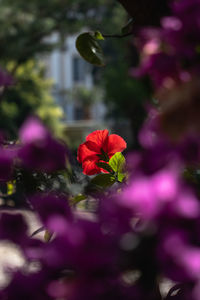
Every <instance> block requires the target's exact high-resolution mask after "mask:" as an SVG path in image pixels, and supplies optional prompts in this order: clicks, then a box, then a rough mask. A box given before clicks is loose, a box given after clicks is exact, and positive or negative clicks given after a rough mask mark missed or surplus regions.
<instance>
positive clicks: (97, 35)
mask: <svg viewBox="0 0 200 300" xmlns="http://www.w3.org/2000/svg"><path fill="white" fill-rule="evenodd" d="M94 37H95V39H97V40H104V37H103V35H102V33H101V32H100V31H95V33H94Z"/></svg>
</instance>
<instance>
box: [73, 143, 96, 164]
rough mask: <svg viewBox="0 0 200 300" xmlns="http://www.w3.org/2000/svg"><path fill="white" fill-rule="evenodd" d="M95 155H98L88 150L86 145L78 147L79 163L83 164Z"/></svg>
mask: <svg viewBox="0 0 200 300" xmlns="http://www.w3.org/2000/svg"><path fill="white" fill-rule="evenodd" d="M94 155H96V152H95V151H91V150H90V149H88V147H87V144H86V143H83V144H81V145H80V146H79V147H78V154H77V160H78V162H79V163H82V162H83V161H84V160H86V159H88V158H89V157H90V156H94Z"/></svg>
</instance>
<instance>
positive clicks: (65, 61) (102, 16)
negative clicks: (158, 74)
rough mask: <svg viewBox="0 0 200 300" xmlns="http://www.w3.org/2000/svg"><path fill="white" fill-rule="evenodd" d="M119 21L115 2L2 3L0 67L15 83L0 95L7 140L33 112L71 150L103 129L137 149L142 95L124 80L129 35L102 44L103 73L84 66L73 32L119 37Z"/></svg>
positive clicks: (131, 60) (122, 19) (133, 56)
mask: <svg viewBox="0 0 200 300" xmlns="http://www.w3.org/2000/svg"><path fill="white" fill-rule="evenodd" d="M127 20H128V16H127V15H126V12H125V10H124V8H123V7H122V6H121V5H120V4H119V3H118V2H117V1H116V0H109V1H107V0H97V1H93V0H90V1H85V0H42V1H39V0H31V1H27V0H17V1H16V0H2V1H1V2H0V65H1V66H2V68H4V69H6V70H8V71H9V72H10V73H11V74H12V75H13V76H14V78H15V85H14V86H12V87H10V88H7V89H5V90H3V91H1V106H0V126H1V129H2V130H3V131H6V134H7V136H8V138H11V139H12V138H15V137H16V135H17V132H18V129H19V127H20V126H21V124H22V123H23V121H24V119H25V118H27V116H28V115H32V114H35V115H38V116H39V117H41V119H42V120H43V121H44V123H45V124H46V125H47V126H48V127H49V128H50V129H51V130H52V132H53V133H54V134H55V135H56V136H57V137H59V138H62V139H64V140H65V141H66V142H67V143H68V145H69V147H70V148H71V149H72V150H76V148H77V146H78V145H79V144H80V142H82V141H83V140H84V138H85V136H86V135H87V134H88V133H90V132H92V131H94V130H96V129H103V128H108V129H110V130H111V131H113V132H116V133H118V134H120V135H122V136H123V137H124V138H125V139H126V140H127V142H128V145H129V147H132V146H133V145H134V146H137V132H138V128H140V126H141V122H142V120H143V117H144V111H143V107H142V105H143V101H145V100H146V98H147V91H146V88H144V85H143V83H142V82H141V81H137V80H135V79H133V78H132V77H130V75H129V69H130V67H131V66H133V65H136V64H137V53H136V51H135V49H134V46H133V43H132V37H126V38H123V39H119V38H118V39H117V38H108V39H106V40H104V41H103V42H102V47H103V50H104V53H105V59H106V66H105V67H103V68H98V67H94V66H92V65H90V64H89V63H87V62H85V61H84V60H83V59H82V58H81V56H80V55H79V54H78V52H77V50H76V47H75V41H76V37H77V36H78V35H79V34H80V33H81V32H85V31H90V30H92V31H95V30H99V31H100V32H102V33H104V34H119V33H120V32H121V28H122V26H124V24H125V23H126V22H127ZM116 83H117V84H116ZM146 86H147V85H146Z"/></svg>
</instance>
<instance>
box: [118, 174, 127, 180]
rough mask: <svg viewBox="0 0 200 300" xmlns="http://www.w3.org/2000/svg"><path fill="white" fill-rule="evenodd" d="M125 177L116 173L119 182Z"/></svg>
mask: <svg viewBox="0 0 200 300" xmlns="http://www.w3.org/2000/svg"><path fill="white" fill-rule="evenodd" d="M125 177H126V175H125V174H123V173H118V175H117V179H118V181H119V182H122V181H123V180H124V178H125Z"/></svg>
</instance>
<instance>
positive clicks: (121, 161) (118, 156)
mask: <svg viewBox="0 0 200 300" xmlns="http://www.w3.org/2000/svg"><path fill="white" fill-rule="evenodd" d="M125 162H126V160H125V157H124V155H123V154H122V153H121V152H117V153H115V154H114V155H113V156H112V157H111V159H110V160H109V165H110V166H111V168H112V169H113V171H114V172H115V173H116V174H117V179H118V181H120V182H122V181H123V180H124V178H125V174H124V172H123V171H124V166H125Z"/></svg>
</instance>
